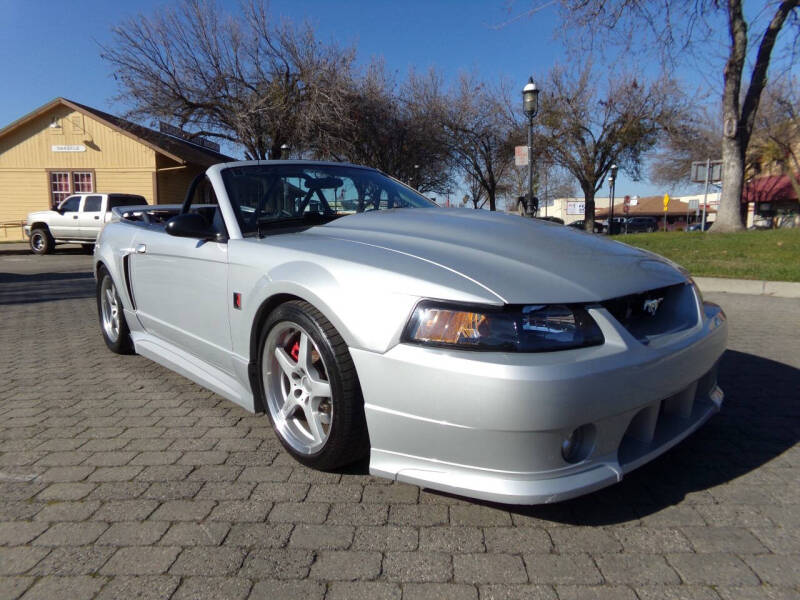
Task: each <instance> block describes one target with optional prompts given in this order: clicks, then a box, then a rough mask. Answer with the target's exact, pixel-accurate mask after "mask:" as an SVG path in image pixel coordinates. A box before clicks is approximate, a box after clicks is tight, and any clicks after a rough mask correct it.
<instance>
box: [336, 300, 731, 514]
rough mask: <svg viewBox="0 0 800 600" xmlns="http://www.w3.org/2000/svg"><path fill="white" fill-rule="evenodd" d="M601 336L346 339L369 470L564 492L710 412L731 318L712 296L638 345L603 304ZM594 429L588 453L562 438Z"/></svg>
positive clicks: (669, 440)
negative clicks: (488, 348)
mask: <svg viewBox="0 0 800 600" xmlns="http://www.w3.org/2000/svg"><path fill="white" fill-rule="evenodd" d="M591 312H592V316H593V317H594V318H595V320H596V321H597V323H598V324H599V325H600V327H601V329H602V330H603V334H604V336H605V340H606V342H605V344H603V345H602V346H596V347H593V348H583V349H578V350H568V351H562V352H553V353H541V354H511V353H483V352H465V351H447V350H441V349H430V348H424V347H420V346H414V345H408V344H400V345H398V346H395V347H394V348H392V349H391V350H390V351H388V352H387V353H385V354H377V353H372V352H368V351H363V350H358V349H351V354H352V356H353V360H354V362H355V364H356V368H357V371H358V374H359V378H360V381H361V385H362V389H363V392H364V398H365V412H366V416H367V424H368V428H369V435H370V442H371V445H372V450H371V457H370V472H371V473H373V474H376V475H382V476H385V477H390V478H392V479H396V480H398V481H405V482H409V483H414V484H417V485H420V486H426V487H430V488H433V489H438V490H443V491H447V492H452V493H456V494H461V495H465V496H470V497H474V498H480V499H484V500H490V501H495V502H504V503H513V504H540V503H547V502H555V501H559V500H566V499H568V498H572V497H575V496H579V495H582V494H585V493H588V492H591V491H594V490H597V489H600V488H602V487H605V486H608V485H611V484H613V483H616V482H618V481H620V480H621V479H622V477H623V475H624V474H625V473H626V472H629V471H631V470H632V469H635V468H637V467H639V466H641V465H642V464H644V463H646V462H648V461H650V460H652V459H653V458H655V457H656V456H658V455H660V454H662V453H663V452H665V451H667V450H668V449H669V448H671V447H672V446H674V445H675V444H677V443H678V442H680V441H681V440H682V439H684V438H685V437H687V436H688V435H690V434H691V433H692V432H693V431H695V430H696V429H697V428H699V427H700V426H701V425H702V424H703V423H704V422H705V421H706V420H708V418H709V417H710V416H711V415H713V414H714V413H716V412H717V411H718V410H719V409H720V407H721V405H722V398H723V394H722V391H721V390H720V389H719V387H718V386H717V384H716V370H717V368H716V367H717V363H718V360H719V358H720V356H721V355H722V353H723V352H724V350H725V345H726V341H727V323H726V321H725V319H724V314H723V313H722V312H721V310H720V309H719V307H716V306H714V305H706V306H705V309H704V311H703V314H702V315H701V318H700V319H699V322H698V324H697V325H696V326H695V327H693V328H692V329H690V330H687V331H684V332H679V333H677V334H672V335H669V336H664V337H663V338H661V339H658V340H653V341H651V343H650V344H649V345H643V344H642V343H640V342H639V341H637V340H636V339H635V338H633V337H632V336H631V335H630V334H629V333H628V332H627V331H626V330H625V329H624V328H623V327H622V326H621V325H620V324H619V323H618V322H617V321H616V320H614V319H613V317H611V315H610V314H608V312H607V311H606V310H605V309H592V311H591ZM581 426H586V431H589V432H590V435H587V436H586V437H585V440H584V445H585V448H584V452H583V453H582V454H581V460H579V461H578V462H575V463H568V462H567V461H566V460H565V459H564V458H563V456H562V454H561V444H562V442H563V440H564V439H565V438H566V437H567V436H568V435H569V434H570V432H572V431H573V430H575V429H576V428H578V427H581Z"/></svg>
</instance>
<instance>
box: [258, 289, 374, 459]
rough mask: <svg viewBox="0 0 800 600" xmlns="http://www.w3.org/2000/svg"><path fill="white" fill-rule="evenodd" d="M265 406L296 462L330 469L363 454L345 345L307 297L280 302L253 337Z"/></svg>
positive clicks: (360, 411) (365, 442)
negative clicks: (257, 340)
mask: <svg viewBox="0 0 800 600" xmlns="http://www.w3.org/2000/svg"><path fill="white" fill-rule="evenodd" d="M259 348H260V352H259V372H260V373H261V386H262V391H263V394H264V400H265V404H266V406H265V408H266V410H267V413H268V414H269V418H270V420H271V421H272V425H273V426H274V428H275V431H276V432H277V434H278V437H279V439H280V441H281V443H282V444H283V446H284V447H285V448H286V449H287V450H288V451H289V453H290V454H292V456H294V457H295V458H296V459H297V460H298V461H300V462H301V463H303V464H305V465H308V466H310V467H315V468H318V469H335V468H337V467H341V466H343V465H346V464H349V463H352V462H355V461H357V460H359V459H361V458H363V457H364V456H366V454H367V451H368V449H369V439H368V436H367V427H366V419H365V417H364V402H363V399H362V397H361V387H360V385H359V383H358V377H357V376H356V370H355V366H354V365H353V361H352V359H351V358H350V352H349V351H348V349H347V345H346V344H345V342H344V340H342V338H341V336H340V335H339V333H338V332H337V331H336V329H335V328H334V327H333V325H331V323H330V322H329V321H328V320H327V319H326V318H325V317H324V316H323V315H322V313H320V312H319V311H318V310H316V309H315V308H314V307H313V306H311V305H310V304H308V303H307V302H302V301H293V302H287V303H286V304H282V305H281V306H279V307H278V308H276V309H275V311H273V313H272V314H271V315H270V316H269V317H268V318H267V321H266V323H264V326H263V328H262V330H261V335H260V339H259Z"/></svg>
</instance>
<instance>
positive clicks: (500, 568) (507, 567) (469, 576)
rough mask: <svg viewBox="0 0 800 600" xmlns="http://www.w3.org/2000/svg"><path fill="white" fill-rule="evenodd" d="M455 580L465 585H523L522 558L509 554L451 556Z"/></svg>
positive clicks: (524, 578) (523, 567) (523, 566)
mask: <svg viewBox="0 0 800 600" xmlns="http://www.w3.org/2000/svg"><path fill="white" fill-rule="evenodd" d="M453 568H454V571H455V580H456V581H461V582H467V583H476V584H477V583H525V582H527V581H528V575H527V573H526V572H525V565H524V564H523V562H522V558H520V557H519V556H512V555H511V554H457V555H455V556H453Z"/></svg>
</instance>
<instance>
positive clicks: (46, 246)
mask: <svg viewBox="0 0 800 600" xmlns="http://www.w3.org/2000/svg"><path fill="white" fill-rule="evenodd" d="M29 243H30V246H31V252H33V253H34V254H37V255H39V256H42V255H43V254H50V252H52V251H53V248H55V247H56V242H55V240H54V239H53V236H52V235H50V230H48V229H47V227H34V228H33V229H32V230H31V239H30V240H29Z"/></svg>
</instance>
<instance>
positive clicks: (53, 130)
mask: <svg viewBox="0 0 800 600" xmlns="http://www.w3.org/2000/svg"><path fill="white" fill-rule="evenodd" d="M175 133H179V132H177V131H175ZM229 160H233V159H231V158H230V157H228V156H225V155H224V154H220V153H219V152H218V151H216V150H215V149H212V148H209V147H206V146H203V145H201V144H199V143H193V142H189V141H187V140H185V139H181V138H180V137H177V135H168V134H166V133H161V132H159V131H154V130H152V129H148V128H147V127H142V126H141V125H137V124H135V123H131V122H130V121H126V120H125V119H120V118H119V117H115V116H114V115H110V114H108V113H105V112H102V111H100V110H97V109H94V108H91V107H89V106H84V105H82V104H78V103H77V102H72V101H70V100H66V99H65V98H56V99H55V100H53V101H51V102H48V103H47V104H45V105H44V106H42V107H40V108H38V109H36V110H34V111H33V112H31V113H29V114H27V115H25V116H24V117H22V118H20V119H18V120H16V121H14V122H13V123H11V124H10V125H8V126H7V127H5V128H3V129H0V241H4V240H22V239H23V234H22V227H21V222H22V221H24V220H25V218H26V217H27V215H28V213H29V212H33V211H36V210H47V209H48V208H51V207H53V206H54V205H55V204H57V203H58V202H60V201H61V200H63V199H64V198H66V197H67V196H69V195H70V194H75V193H80V192H98V193H101V194H102V193H112V192H114V193H125V194H139V195H141V196H144V197H145V198H146V199H147V201H148V202H149V203H151V204H154V203H155V204H175V203H180V202H183V197H184V194H185V193H186V189H187V188H188V186H189V184H190V183H191V181H192V179H193V178H194V177H195V176H196V175H198V174H199V173H201V172H203V171H204V170H205V169H206V168H208V167H209V166H211V165H213V164H216V163H219V162H225V161H229Z"/></svg>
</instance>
